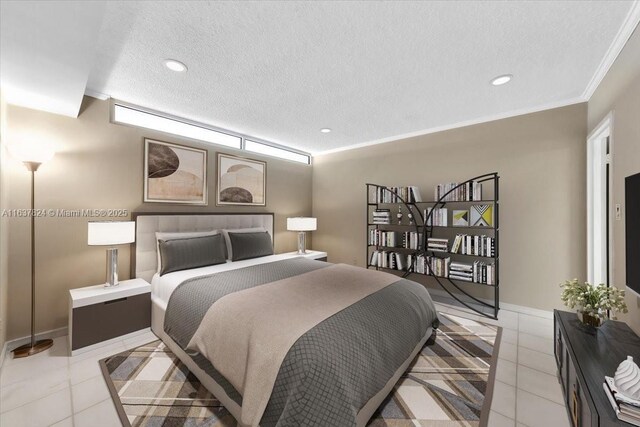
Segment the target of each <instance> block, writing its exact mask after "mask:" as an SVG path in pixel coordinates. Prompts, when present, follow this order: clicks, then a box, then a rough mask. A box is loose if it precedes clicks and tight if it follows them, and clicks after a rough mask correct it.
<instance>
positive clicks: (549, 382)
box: [517, 365, 564, 405]
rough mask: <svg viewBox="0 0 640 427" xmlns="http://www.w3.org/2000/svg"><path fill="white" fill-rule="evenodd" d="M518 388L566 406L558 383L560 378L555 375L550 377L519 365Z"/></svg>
mask: <svg viewBox="0 0 640 427" xmlns="http://www.w3.org/2000/svg"><path fill="white" fill-rule="evenodd" d="M517 387H518V388H519V389H521V390H524V391H527V392H529V393H533V394H535V395H537V396H539V397H542V398H543V399H547V400H551V401H553V402H555V403H558V404H560V405H563V404H564V400H563V397H562V390H561V389H560V383H558V378H557V377H556V376H554V375H548V374H545V373H542V372H540V371H536V370H533V369H530V368H527V367H526V366H523V365H519V366H518V385H517Z"/></svg>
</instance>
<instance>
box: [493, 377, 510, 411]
mask: <svg viewBox="0 0 640 427" xmlns="http://www.w3.org/2000/svg"><path fill="white" fill-rule="evenodd" d="M491 410H492V411H495V412H498V413H499V414H500V415H504V416H506V417H508V418H513V419H515V417H516V388H515V387H513V386H510V385H508V384H505V383H503V382H500V381H496V382H495V384H494V386H493V399H492V401H491Z"/></svg>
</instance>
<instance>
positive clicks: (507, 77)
mask: <svg viewBox="0 0 640 427" xmlns="http://www.w3.org/2000/svg"><path fill="white" fill-rule="evenodd" d="M512 77H513V76H512V75H511V74H503V75H501V76H498V77H496V78H494V79H493V80H491V84H492V85H494V86H500V85H503V84H505V83H509V81H510V80H511V78H512Z"/></svg>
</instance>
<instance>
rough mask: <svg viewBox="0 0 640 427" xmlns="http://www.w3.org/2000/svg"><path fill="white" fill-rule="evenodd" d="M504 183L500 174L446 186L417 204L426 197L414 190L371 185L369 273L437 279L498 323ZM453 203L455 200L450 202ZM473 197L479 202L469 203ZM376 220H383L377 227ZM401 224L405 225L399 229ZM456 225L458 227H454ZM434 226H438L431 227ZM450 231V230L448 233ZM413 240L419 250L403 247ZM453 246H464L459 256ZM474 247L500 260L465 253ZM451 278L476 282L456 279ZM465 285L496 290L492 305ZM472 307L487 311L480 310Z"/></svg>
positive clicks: (416, 188)
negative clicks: (434, 197) (500, 211)
mask: <svg viewBox="0 0 640 427" xmlns="http://www.w3.org/2000/svg"><path fill="white" fill-rule="evenodd" d="M499 180H500V177H499V176H498V173H497V172H493V173H488V174H485V175H480V176H477V177H475V178H471V179H469V180H466V181H464V182H462V183H460V184H456V183H452V184H441V185H438V186H437V188H436V191H435V192H434V194H435V195H436V198H438V197H439V199H438V200H430V201H416V200H421V198H420V195H419V193H420V190H419V189H418V187H415V186H410V187H387V186H383V185H378V184H366V190H367V204H366V210H367V225H366V227H367V234H368V236H369V237H368V241H367V247H366V257H367V258H366V260H367V268H375V269H377V270H384V271H388V272H393V273H394V274H397V275H401V276H402V277H409V276H411V275H413V274H416V275H420V276H429V277H432V278H433V279H435V281H436V282H437V283H438V285H440V287H441V288H442V289H444V290H445V291H446V292H447V293H448V294H449V295H451V296H452V297H453V298H455V299H456V300H457V301H458V302H460V303H461V304H462V305H464V306H466V307H467V308H469V309H471V310H473V311H475V312H476V313H478V314H480V315H482V316H485V317H489V318H493V319H497V317H498V311H499V310H500V300H499V288H500V274H499V273H500V270H499V256H498V254H499V241H500V239H499V234H500V227H499ZM483 190H486V194H484V196H485V198H483V197H482V195H483V194H482V193H483V192H484V191H483ZM451 198H453V199H456V200H447V199H451ZM469 198H474V199H477V200H466V199H469ZM448 205H449V206H451V209H449V208H448V207H447V206H448ZM409 213H411V215H412V216H413V223H412V224H409V223H408V222H409V218H408V214H409ZM372 219H374V220H375V219H377V220H382V221H379V222H378V223H374V222H372ZM399 219H400V220H401V221H402V222H405V223H404V224H402V223H400V224H398V223H397V222H398V220H399ZM454 220H455V222H456V225H453V223H454ZM380 222H389V223H380ZM394 222H395V224H394ZM461 222H462V224H461ZM432 223H433V224H435V225H427V224H432ZM447 229H449V230H451V231H449V232H447ZM460 236H462V237H460ZM409 239H411V243H410V245H411V246H414V247H415V245H416V242H418V249H412V248H406V247H404V245H405V244H406V245H409ZM381 242H382V243H392V244H393V243H400V245H401V246H386V245H384V244H380V243H381ZM404 242H406V243H404ZM454 242H455V243H457V245H456V247H458V246H461V247H462V249H460V250H457V252H456V253H452V252H451V251H450V249H451V245H452V244H453V243H454ZM465 245H466V246H465ZM469 245H471V246H469ZM465 247H466V248H467V249H464V248H465ZM434 248H435V249H440V248H445V249H449V250H447V251H440V250H433V249H434ZM470 248H471V249H473V248H475V249H478V250H479V251H480V252H482V253H491V254H495V256H485V255H471V254H466V253H460V251H469V250H470ZM475 249H474V250H475ZM465 260H467V261H465ZM443 273H444V275H443ZM449 273H451V275H455V276H464V277H466V278H470V279H471V280H465V279H460V278H459V277H451V276H450V275H449ZM454 273H455V274H454ZM462 284H467V285H474V287H475V285H480V286H484V287H488V288H493V301H490V302H486V301H483V300H480V299H478V298H476V297H474V296H473V295H471V294H470V293H469V292H468V291H470V289H469V288H468V287H467V288H465V289H466V290H465V289H462V288H461V285H462ZM465 300H466V301H465ZM469 300H472V302H469ZM473 304H476V305H480V306H481V307H482V308H483V309H477V308H475V307H474V306H473Z"/></svg>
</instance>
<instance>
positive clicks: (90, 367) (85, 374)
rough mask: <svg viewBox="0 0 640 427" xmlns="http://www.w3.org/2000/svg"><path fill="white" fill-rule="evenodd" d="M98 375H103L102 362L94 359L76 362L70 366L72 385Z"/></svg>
mask: <svg viewBox="0 0 640 427" xmlns="http://www.w3.org/2000/svg"><path fill="white" fill-rule="evenodd" d="M98 375H102V371H101V370H100V364H99V363H98V361H97V360H94V359H89V360H84V361H82V362H79V363H75V364H73V365H71V367H70V368H69V379H70V380H71V385H76V384H79V383H81V382H83V381H86V380H88V379H90V378H93V377H97V376H98Z"/></svg>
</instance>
